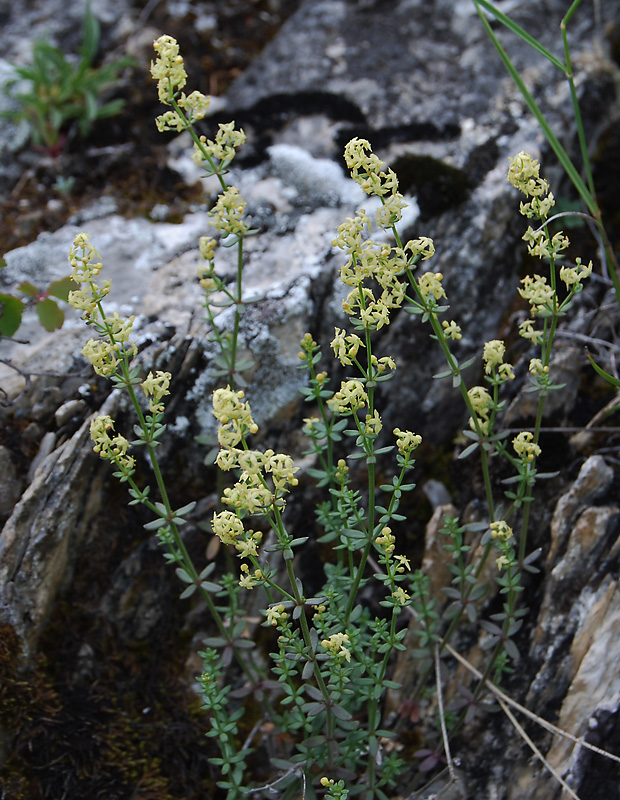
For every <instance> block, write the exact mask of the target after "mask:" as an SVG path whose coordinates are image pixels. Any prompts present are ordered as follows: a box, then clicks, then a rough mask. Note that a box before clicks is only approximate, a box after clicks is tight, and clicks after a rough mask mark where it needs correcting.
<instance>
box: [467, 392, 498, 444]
mask: <svg viewBox="0 0 620 800" xmlns="http://www.w3.org/2000/svg"><path fill="white" fill-rule="evenodd" d="M467 395H468V397H469V399H470V401H471V404H472V407H473V409H474V412H475V414H476V418H477V420H478V425H479V426H480V430H481V431H482V433H483V434H485V436H486V434H488V432H489V422H490V419H489V414H490V413H491V411H492V409H493V398H492V397H491V395H490V394H489V393H488V391H487V390H486V389H485V388H484V386H472V387H471V389H469V391H468V392H467ZM469 427H470V428H471V429H472V430H473V431H475V430H476V423H475V421H474V419H473V417H470V418H469Z"/></svg>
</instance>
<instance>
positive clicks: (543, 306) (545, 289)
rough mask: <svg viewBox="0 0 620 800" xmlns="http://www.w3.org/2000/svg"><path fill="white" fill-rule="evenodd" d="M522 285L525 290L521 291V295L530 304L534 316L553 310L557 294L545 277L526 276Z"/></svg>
mask: <svg viewBox="0 0 620 800" xmlns="http://www.w3.org/2000/svg"><path fill="white" fill-rule="evenodd" d="M521 283H522V284H523V288H522V289H519V294H520V295H521V297H523V299H524V300H527V302H528V303H529V304H530V306H531V312H532V314H540V313H541V311H552V310H553V301H554V298H555V292H554V291H553V288H552V287H551V286H549V284H548V283H547V279H546V278H545V276H544V275H534V276H533V277H532V276H531V275H526V276H525V278H523V280H522V281H521Z"/></svg>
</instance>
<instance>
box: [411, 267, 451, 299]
mask: <svg viewBox="0 0 620 800" xmlns="http://www.w3.org/2000/svg"><path fill="white" fill-rule="evenodd" d="M442 280H443V275H442V274H441V272H425V273H424V275H421V276H420V277H419V279H418V288H419V290H420V294H421V295H422V297H423V298H424V300H425V301H427V300H428V298H429V297H431V296H432V297H433V298H434V299H435V300H439V299H440V298H442V297H445V296H446V293H445V291H444V288H443V286H442V285H441V282H442Z"/></svg>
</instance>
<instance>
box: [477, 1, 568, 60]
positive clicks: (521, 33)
mask: <svg viewBox="0 0 620 800" xmlns="http://www.w3.org/2000/svg"><path fill="white" fill-rule="evenodd" d="M474 4H475V5H476V6H478V5H480V6H482V7H483V8H484V9H485V10H486V11H488V12H489V14H492V15H493V16H494V17H495V19H496V20H497V21H498V22H501V23H502V25H505V26H506V28H508V30H511V31H512V32H513V33H514V34H515V35H516V36H518V37H519V38H520V39H523V41H524V42H525V43H526V44H528V45H529V46H530V47H532V48H533V49H534V50H536V51H537V52H538V53H540V54H541V56H544V57H545V58H546V59H547V60H548V61H551V63H552V64H553V65H554V66H555V67H557V68H558V69H559V70H560V71H561V72H563V73H564V75H566V64H564V62H563V61H561V60H560V59H559V58H558V57H557V56H554V55H553V53H552V52H551V51H550V50H547V48H546V47H544V46H543V45H542V44H541V43H540V42H539V41H538V39H535V38H534V37H533V36H532V35H531V34H529V33H528V32H527V31H526V30H524V29H523V28H522V27H521V26H520V25H517V23H516V22H514V20H512V19H510V17H507V16H506V14H503V13H502V12H501V11H500V10H499V8H496V7H495V6H494V5H493V4H492V3H489V2H488V0H474Z"/></svg>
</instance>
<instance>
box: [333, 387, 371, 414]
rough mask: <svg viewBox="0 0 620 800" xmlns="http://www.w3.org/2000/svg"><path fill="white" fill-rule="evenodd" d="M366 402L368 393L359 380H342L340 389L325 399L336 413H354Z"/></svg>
mask: <svg viewBox="0 0 620 800" xmlns="http://www.w3.org/2000/svg"><path fill="white" fill-rule="evenodd" d="M367 404H368V395H367V394H366V390H365V389H364V384H363V383H362V382H361V381H357V380H350V381H342V383H341V384H340V389H339V390H338V391H337V392H336V393H335V394H334V396H333V397H331V398H330V399H329V400H328V401H327V405H328V406H329V407H330V408H331V410H332V411H333V412H334V413H336V414H354V413H355V412H356V411H359V409H360V408H364V407H365V406H366V405H367Z"/></svg>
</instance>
